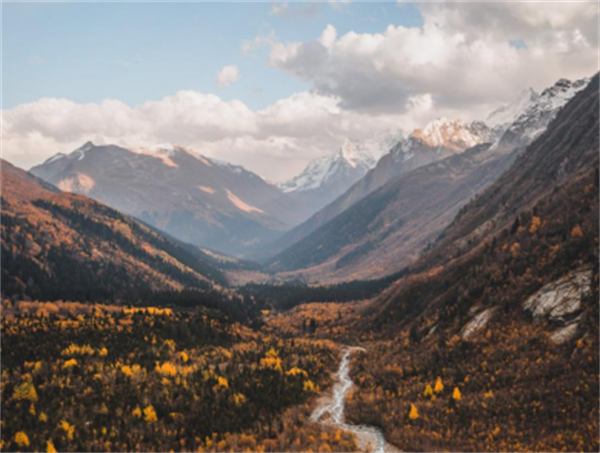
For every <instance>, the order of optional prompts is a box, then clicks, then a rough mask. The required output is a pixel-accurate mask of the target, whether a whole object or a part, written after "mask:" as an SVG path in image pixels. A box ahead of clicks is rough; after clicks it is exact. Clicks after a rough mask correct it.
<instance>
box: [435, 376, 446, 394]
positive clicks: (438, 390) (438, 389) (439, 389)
mask: <svg viewBox="0 0 600 453" xmlns="http://www.w3.org/2000/svg"><path fill="white" fill-rule="evenodd" d="M433 391H434V392H435V393H441V392H443V391H444V384H443V383H442V378H440V377H439V378H437V380H436V381H435V386H434V387H433Z"/></svg>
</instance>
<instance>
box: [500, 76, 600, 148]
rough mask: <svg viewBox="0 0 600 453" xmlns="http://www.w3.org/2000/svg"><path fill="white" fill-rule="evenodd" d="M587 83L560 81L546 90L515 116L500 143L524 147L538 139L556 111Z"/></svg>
mask: <svg viewBox="0 0 600 453" xmlns="http://www.w3.org/2000/svg"><path fill="white" fill-rule="evenodd" d="M589 82H590V79H589V78H584V79H579V80H576V81H574V82H572V81H570V80H567V79H560V80H559V81H557V82H556V83H555V84H554V85H552V86H551V87H549V88H546V89H545V90H544V91H542V93H541V94H540V95H539V96H537V97H535V99H534V100H532V102H531V103H530V104H529V105H527V106H526V108H525V109H524V110H523V111H522V112H521V114H520V115H518V116H517V118H516V119H515V120H514V122H513V123H512V124H511V125H510V126H509V127H508V129H507V130H506V133H505V134H504V136H503V137H502V139H501V142H507V143H511V144H518V145H524V144H527V143H530V142H531V141H533V140H534V139H535V138H537V137H539V136H540V135H541V134H542V133H543V132H544V131H545V130H546V128H547V127H548V125H549V124H550V122H551V121H552V120H553V119H554V117H555V116H556V115H557V113H558V111H559V110H560V109H561V108H562V107H563V106H564V105H565V104H566V103H567V102H568V101H569V100H571V99H572V98H573V97H574V96H575V95H576V94H577V93H578V92H580V91H581V90H583V89H584V88H585V87H586V86H587V85H588V83H589Z"/></svg>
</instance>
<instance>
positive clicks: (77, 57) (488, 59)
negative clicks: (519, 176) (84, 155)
mask: <svg viewBox="0 0 600 453" xmlns="http://www.w3.org/2000/svg"><path fill="white" fill-rule="evenodd" d="M2 9H3V11H2V15H3V28H2V41H3V49H2V50H3V67H2V77H1V79H2V94H3V97H2V155H3V157H4V158H5V159H8V160H9V161H11V162H13V163H15V164H16V165H19V166H21V167H23V168H29V167H31V166H32V165H35V164H38V163H41V162H43V161H44V160H45V159H47V158H48V157H50V156H52V155H53V154H55V153H57V152H70V151H72V150H74V149H75V148H77V147H79V146H80V145H81V144H83V143H84V142H86V141H88V140H92V141H94V142H95V143H117V144H121V145H124V146H128V147H139V146H152V145H156V144H161V143H167V142H170V143H177V144H181V145H184V146H188V147H191V148H193V149H195V150H197V151H198V152H200V153H202V154H205V155H208V156H212V157H217V158H219V159H222V160H227V161H231V162H234V163H237V164H241V165H244V166H245V167H247V168H248V169H250V170H253V171H255V172H257V173H259V174H260V175H262V176H264V177H266V178H269V179H271V180H275V181H278V180H283V179H287V178H289V177H291V176H293V175H294V174H296V173H298V172H299V171H300V170H302V168H303V166H304V165H305V164H306V162H307V161H308V160H309V159H312V158H314V157H317V156H320V155H323V154H325V153H329V152H332V151H333V150H335V148H336V147H337V146H339V145H340V144H341V142H342V140H343V138H344V137H345V136H350V137H355V138H361V137H364V136H367V135H369V134H375V133H378V132H380V131H383V130H387V129H403V130H405V131H407V132H410V131H411V130H412V129H413V128H415V127H419V126H422V125H424V124H425V123H426V122H427V121H429V120H431V119H433V118H436V117H440V116H447V117H450V118H462V119H464V120H470V119H475V118H477V119H485V117H486V116H487V114H488V113H489V112H490V111H492V110H493V109H494V108H496V107H497V106H499V105H501V104H503V103H506V102H510V101H511V100H513V99H514V98H516V97H517V96H518V95H519V93H520V92H521V91H522V90H523V89H525V88H527V87H533V88H534V89H536V90H541V89H543V88H545V87H546V86H549V85H551V84H553V83H554V82H555V81H556V80H557V79H559V78H562V77H566V78H570V79H574V78H581V77H586V76H591V75H592V74H593V73H594V72H596V71H597V70H598V3H596V2H595V1H590V2H570V3H569V2H545V3H544V2H535V3H499V2H489V3H488V2H480V3H459V2H453V3H425V2H423V3H408V2H398V3H396V2H387V3H386V2H363V3H352V2H344V1H342V2H339V1H330V2H318V3H317V2H312V3H307V2H290V3H285V2H261V3H253V2H247V3H171V4H169V3H105V4H102V3H47V2H42V3H3V4H2Z"/></svg>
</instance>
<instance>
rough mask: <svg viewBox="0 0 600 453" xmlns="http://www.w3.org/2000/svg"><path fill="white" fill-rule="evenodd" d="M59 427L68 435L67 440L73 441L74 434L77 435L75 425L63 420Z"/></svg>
mask: <svg viewBox="0 0 600 453" xmlns="http://www.w3.org/2000/svg"><path fill="white" fill-rule="evenodd" d="M58 427H59V428H60V429H62V430H63V431H64V432H65V433H66V435H67V439H69V440H73V434H74V433H75V426H74V425H71V424H70V423H69V422H68V421H66V420H65V419H62V420H61V421H60V423H59V425H58Z"/></svg>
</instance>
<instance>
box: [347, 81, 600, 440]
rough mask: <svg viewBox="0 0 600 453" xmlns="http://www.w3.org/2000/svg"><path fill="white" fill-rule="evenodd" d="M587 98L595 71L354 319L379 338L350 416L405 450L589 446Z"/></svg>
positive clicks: (593, 281) (595, 348) (592, 259)
mask: <svg viewBox="0 0 600 453" xmlns="http://www.w3.org/2000/svg"><path fill="white" fill-rule="evenodd" d="M598 94H599V93H598V76H596V77H595V78H594V79H593V80H592V82H591V83H590V84H589V86H588V87H587V88H586V89H585V90H584V91H583V92H581V93H580V94H578V95H577V96H576V97H575V98H574V99H573V100H572V101H570V102H569V103H568V104H567V105H566V106H565V107H564V108H563V109H562V110H561V111H560V112H559V114H558V116H557V117H556V119H555V120H554V121H553V122H552V123H551V124H550V126H549V127H548V129H547V131H546V132H544V133H543V134H542V135H541V136H540V137H539V138H538V139H537V140H535V141H534V142H533V143H532V144H531V145H530V146H529V147H528V148H527V150H526V151H525V152H524V153H523V154H522V155H521V156H520V157H519V158H518V160H517V161H516V162H515V163H514V164H513V165H512V167H511V168H510V169H509V170H508V171H506V172H505V173H504V174H503V175H502V176H501V177H500V178H499V179H498V181H497V182H496V183H494V184H493V185H492V186H490V187H489V188H488V189H487V190H485V191H484V192H483V193H482V194H481V195H479V196H478V197H476V199H474V200H473V201H472V202H471V203H470V204H469V205H467V206H466V207H465V208H463V210H462V211H461V213H460V214H459V215H458V216H457V217H456V219H455V221H454V222H453V223H452V225H451V226H449V227H448V229H447V230H446V232H445V234H444V235H443V237H442V238H441V239H440V241H439V242H438V243H437V244H436V245H435V246H434V247H433V248H432V250H431V251H430V252H429V253H427V254H426V255H425V256H424V257H423V258H422V259H421V260H420V261H419V262H418V263H417V264H416V265H415V266H413V268H412V274H411V275H409V276H407V277H405V278H403V279H400V280H398V281H397V282H396V283H395V284H394V285H392V286H391V287H390V288H389V289H388V290H387V291H386V292H385V293H384V294H383V295H382V296H380V297H379V299H378V300H377V301H375V303H374V304H373V306H372V307H371V308H370V309H368V310H366V311H363V312H362V313H361V316H360V319H358V318H357V326H359V328H362V329H363V332H365V337H366V338H372V337H373V336H374V335H375V336H376V337H377V338H379V339H381V342H378V343H377V344H376V345H374V347H373V349H372V350H371V354H370V355H369V356H363V357H361V359H360V360H359V361H358V363H357V371H356V373H355V380H356V381H357V382H360V385H359V389H358V390H357V392H356V393H355V394H354V396H353V401H352V402H351V407H350V419H351V420H352V421H354V422H355V423H366V424H372V425H376V426H381V427H382V428H383V430H384V432H385V436H386V439H388V440H389V441H391V442H395V443H397V445H402V447H403V448H405V449H407V450H413V451H414V450H420V449H426V450H432V449H442V450H459V451H470V450H482V449H485V450H491V451H515V450H525V451H549V450H556V451H575V450H578V451H596V450H598V418H597V401H598V397H599V395H598V384H599V380H598V379H599V377H598V356H599V354H598V353H599V345H598V333H599V331H598V314H599V311H598V281H599V280H598V222H599V218H598V189H599V184H598V182H599V181H598V146H599V140H598V133H599V128H598V121H599V114H598V102H597V100H598ZM438 382H439V384H438ZM434 387H435V390H434ZM396 389H402V393H401V394H399V395H398V396H397V397H395V396H394V397H393V398H384V395H385V394H386V393H385V392H390V391H392V392H395V391H396ZM410 404H412V405H414V407H415V409H414V411H411V412H412V413H413V417H412V418H409V416H408V412H409V410H408V409H409V407H410ZM415 411H416V412H415ZM415 414H416V415H415ZM440 433H444V435H441V434H440Z"/></svg>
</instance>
